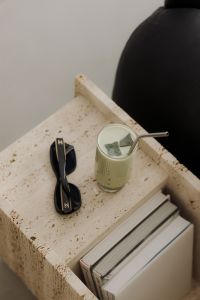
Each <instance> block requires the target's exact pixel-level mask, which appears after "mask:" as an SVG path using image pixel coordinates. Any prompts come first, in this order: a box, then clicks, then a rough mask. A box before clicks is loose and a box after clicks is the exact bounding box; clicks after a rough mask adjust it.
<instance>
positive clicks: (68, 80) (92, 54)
mask: <svg viewBox="0 0 200 300" xmlns="http://www.w3.org/2000/svg"><path fill="white" fill-rule="evenodd" d="M163 2H164V0H163V1H161V0H137V1H136V0H17V1H16V0H0V104H1V106H0V107H1V109H0V128H1V129H0V149H2V148H4V147H5V146H6V145H8V144H9V143H11V142H13V141H14V140H15V139H17V138H18V137H20V136H21V135H22V134H24V133H25V132H27V131H28V130H29V129H31V128H32V127H33V126H35V125H36V124H37V123H39V122H40V121H41V120H43V119H44V118H46V117H47V116H48V115H50V114H51V113H53V112H54V111H55V110H56V109H57V108H59V107H61V106H62V105H63V104H65V103H66V101H67V100H69V99H70V98H71V97H72V96H73V80H74V76H75V75H76V74H77V73H85V74H86V75H87V76H88V77H90V78H91V79H92V80H93V81H95V83H96V84H97V85H99V86H100V87H101V88H102V89H103V90H104V91H105V92H106V93H108V94H109V95H110V94H111V91H112V86H113V80H114V74H115V70H116V67H117V63H118V59H119V56H120V53H121V51H122V49H123V47H124V44H125V42H126V41H127V39H128V37H129V36H130V34H131V33H132V31H133V30H134V28H135V27H136V26H137V25H138V24H139V23H140V22H141V21H142V20H144V19H145V18H146V17H147V16H148V15H150V14H151V13H152V12H153V11H154V10H155V9H156V8H157V7H158V6H161V5H163Z"/></svg>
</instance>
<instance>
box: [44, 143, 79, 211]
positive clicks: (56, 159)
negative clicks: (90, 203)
mask: <svg viewBox="0 0 200 300" xmlns="http://www.w3.org/2000/svg"><path fill="white" fill-rule="evenodd" d="M50 161H51V166H52V169H53V170H54V173H55V175H56V178H57V183H56V187H55V192H54V205H55V208H56V211H57V212H59V213H61V214H70V213H72V212H74V211H76V210H77V209H79V208H80V207H81V194H80V191H79V189H78V188H77V186H75V185H74V184H72V183H69V182H68V180H67V175H69V174H71V173H72V172H73V171H74V170H75V168H76V153H75V150H74V147H73V146H72V145H69V144H66V143H64V141H63V139H62V138H57V139H56V140H55V142H53V144H52V145H51V147H50Z"/></svg>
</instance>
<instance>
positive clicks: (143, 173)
mask: <svg viewBox="0 0 200 300" xmlns="http://www.w3.org/2000/svg"><path fill="white" fill-rule="evenodd" d="M110 122H120V123H124V124H127V125H129V126H130V127H131V128H132V129H133V130H134V131H135V132H136V133H139V132H141V131H144V129H142V128H141V127H140V126H139V125H138V124H137V123H136V122H135V121H134V120H133V119H131V118H130V116H128V115H127V114H126V113H125V112H124V111H123V110H121V109H120V108H119V107H118V106H117V105H116V104H115V103H114V102H113V101H112V100H111V99H109V98H108V97H107V96H106V95H105V94H104V93H103V92H102V91H101V90H100V89H99V88H98V87H96V86H95V85H94V84H93V83H92V82H91V81H90V80H88V79H87V78H86V77H84V76H82V75H81V76H78V77H77V79H76V84H75V98H74V99H73V100H71V101H70V102H69V103H67V104H66V105H65V106H64V107H63V108H61V109H60V110H59V111H57V112H56V113H55V114H53V115H52V116H50V117H49V118H48V119H47V120H45V121H44V122H42V123H41V124H40V125H38V126H37V127H36V128H34V129H33V130H31V131H30V132H29V133H27V134H26V135H25V136H23V137H22V138H20V139H19V140H18V141H16V142H15V143H13V144H12V145H10V146H9V147H8V148H7V149H5V150H4V151H2V152H1V153H0V235H1V240H0V255H1V256H3V258H4V260H5V261H6V262H7V263H8V264H9V266H10V267H11V268H12V269H13V270H14V271H15V272H17V274H18V275H19V276H20V277H21V278H22V279H23V280H24V282H25V283H26V284H27V286H28V287H29V288H30V289H31V290H32V292H33V293H34V294H35V295H36V296H37V297H38V298H39V299H58V300H59V299H72V300H73V299H88V300H89V299H95V296H94V295H93V294H92V293H91V292H90V291H89V290H88V289H87V287H86V286H85V285H84V283H83V282H82V281H81V280H80V279H81V274H80V270H79V264H78V261H79V258H80V257H81V256H82V255H83V254H85V253H86V252H87V251H88V249H90V248H91V247H92V246H93V245H94V244H96V243H97V242H98V241H99V240H100V239H101V238H103V237H104V236H105V235H106V234H107V233H108V232H109V231H111V230H112V228H113V227H115V226H116V224H118V222H120V221H121V220H123V219H124V218H126V217H127V216H128V215H129V214H130V213H131V212H132V211H133V210H134V209H136V208H137V207H138V206H139V205H141V204H142V203H143V202H144V201H145V200H146V199H147V198H148V197H149V196H150V195H151V194H153V193H154V192H155V191H157V190H158V189H160V188H164V189H166V190H170V192H171V193H172V194H173V195H174V197H175V200H176V201H177V203H178V204H180V206H181V207H182V208H183V212H184V213H185V214H188V216H189V217H190V219H191V220H192V221H196V224H197V233H198V230H199V228H200V226H199V225H198V224H199V222H200V221H199V215H198V208H199V207H197V204H198V201H199V194H200V193H199V191H200V188H199V187H200V185H199V180H198V179H197V178H196V177H195V176H194V175H193V174H192V173H190V172H189V171H187V170H185V168H184V167H182V166H180V164H179V163H178V162H177V160H176V159H175V158H174V157H173V156H172V155H171V154H169V153H168V152H167V151H166V150H164V149H163V147H161V145H160V144H159V143H158V142H157V141H155V140H154V139H148V140H146V141H144V142H143V143H141V144H140V149H139V150H138V152H137V154H136V156H135V159H134V166H133V170H132V174H131V178H130V180H129V182H128V183H127V184H126V185H125V187H124V188H123V189H122V190H120V191H119V192H118V193H114V194H108V193H105V192H103V191H101V190H100V189H99V188H98V186H97V184H96V181H95V179H94V158H95V149H96V138H97V134H98V132H99V130H100V129H101V128H102V127H103V126H104V125H106V124H107V123H110ZM58 136H60V137H63V138H64V139H65V140H66V141H67V142H68V143H71V144H73V145H74V146H75V150H76V153H77V168H76V170H75V171H74V173H73V174H70V175H69V181H70V182H73V183H75V184H76V185H78V186H79V188H80V191H81V195H82V201H83V203H82V207H81V209H80V210H79V211H78V212H76V213H74V214H73V215H70V216H61V215H59V214H57V213H56V212H55V209H54V205H53V193H54V186H55V182H56V179H55V176H54V173H53V171H52V169H51V166H50V162H49V147H50V145H51V143H52V142H53V140H54V139H55V137H58ZM191 201H193V202H191ZM195 249H196V250H195V251H196V252H195V264H196V268H195V270H196V274H197V277H198V274H199V273H198V272H199V260H198V258H197V251H198V249H199V239H198V236H197V235H196V238H195ZM197 290H198V289H197ZM189 299H190V298H188V299H187V300H189ZM192 299H193V298H191V299H190V300H192ZM194 299H196V298H194Z"/></svg>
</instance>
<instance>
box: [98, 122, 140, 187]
mask: <svg viewBox="0 0 200 300" xmlns="http://www.w3.org/2000/svg"><path fill="white" fill-rule="evenodd" d="M135 138H136V135H135V134H134V133H133V131H132V130H131V129H130V128H129V127H127V126H125V125H122V124H110V125H108V126H106V127H104V128H103V129H102V130H101V132H100V133H99V135H98V139H97V150H96V159H95V177H96V180H97V183H98V184H99V186H100V187H101V188H102V189H103V190H105V191H109V192H115V191H117V190H119V189H120V188H122V187H123V186H124V184H125V183H126V182H127V181H128V179H129V175H130V171H131V166H132V159H133V155H134V153H135V151H136V147H135V148H134V150H133V151H131V145H132V143H133V141H134V140H135Z"/></svg>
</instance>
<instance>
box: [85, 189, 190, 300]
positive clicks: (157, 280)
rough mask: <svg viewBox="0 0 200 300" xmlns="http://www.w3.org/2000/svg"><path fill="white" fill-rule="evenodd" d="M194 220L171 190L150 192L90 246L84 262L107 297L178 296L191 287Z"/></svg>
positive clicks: (89, 279)
mask: <svg viewBox="0 0 200 300" xmlns="http://www.w3.org/2000/svg"><path fill="white" fill-rule="evenodd" d="M192 251H193V225H192V224H191V223H190V222H188V221H186V220H185V219H184V218H182V217H181V216H180V215H179V210H178V208H177V206H176V205H174V204H173V203H171V201H170V195H165V194H163V193H162V192H161V191H160V192H158V193H157V194H155V195H154V196H153V197H151V198H150V199H149V200H148V201H146V202H145V204H143V205H142V206H141V207H139V208H138V209H137V210H136V211H134V212H133V213H132V215H130V216H129V217H128V218H127V219H126V220H125V221H124V222H123V223H121V224H120V225H118V226H117V227H116V228H115V229H114V230H113V231H112V232H111V233H110V234H109V235H108V236H106V237H105V238H104V239H103V240H102V241H101V242H99V243H98V244H97V245H96V246H95V247H94V248H93V249H91V250H90V251H89V252H88V253H87V254H86V255H85V256H84V257H83V258H82V259H81V260H80V265H81V269H82V272H83V275H84V278H85V282H86V285H87V286H88V288H89V289H90V290H91V291H92V292H93V293H94V294H95V295H96V296H97V297H98V298H99V299H105V300H111V299H112V300H114V299H116V300H122V299H123V300H160V299H162V300H169V299H170V300H179V299H181V297H182V296H184V295H185V294H186V293H187V292H188V291H189V289H190V286H191V277H192Z"/></svg>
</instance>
